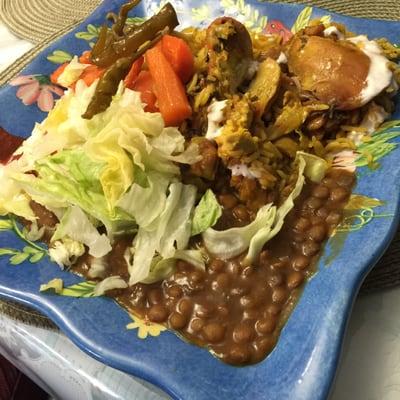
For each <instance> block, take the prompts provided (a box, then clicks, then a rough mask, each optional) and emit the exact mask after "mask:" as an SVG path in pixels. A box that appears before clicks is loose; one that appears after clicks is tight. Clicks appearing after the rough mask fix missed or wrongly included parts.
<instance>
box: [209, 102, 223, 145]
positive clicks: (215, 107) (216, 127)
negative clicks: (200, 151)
mask: <svg viewBox="0 0 400 400" xmlns="http://www.w3.org/2000/svg"><path fill="white" fill-rule="evenodd" d="M227 102H228V101H227V100H222V101H214V102H213V103H211V104H210V106H209V107H208V109H207V111H208V114H207V119H208V126H207V133H206V138H207V139H209V140H213V139H215V138H216V137H218V136H219V135H220V134H221V129H222V127H221V123H222V122H223V121H224V119H225V117H224V110H225V107H226V105H227Z"/></svg>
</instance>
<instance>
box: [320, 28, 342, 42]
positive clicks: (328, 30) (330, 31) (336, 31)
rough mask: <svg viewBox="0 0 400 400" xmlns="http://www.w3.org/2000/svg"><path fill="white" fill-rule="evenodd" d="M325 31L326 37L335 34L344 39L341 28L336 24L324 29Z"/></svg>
mask: <svg viewBox="0 0 400 400" xmlns="http://www.w3.org/2000/svg"><path fill="white" fill-rule="evenodd" d="M323 33H324V36H325V37H329V36H331V35H334V36H336V37H337V38H338V39H339V40H342V39H344V35H343V33H342V32H340V31H339V29H338V28H336V26H330V27H329V28H326V29H325V30H324V32H323Z"/></svg>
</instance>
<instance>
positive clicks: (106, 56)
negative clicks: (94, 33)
mask: <svg viewBox="0 0 400 400" xmlns="http://www.w3.org/2000/svg"><path fill="white" fill-rule="evenodd" d="M122 21H123V19H121V20H119V21H117V24H118V27H117V29H116V30H113V32H111V33H109V35H113V34H114V39H115V40H114V41H112V42H111V43H108V41H107V40H105V39H104V38H103V37H99V41H100V39H101V44H100V45H99V47H98V48H97V44H96V46H95V47H94V49H93V50H94V53H92V62H93V63H94V64H96V65H97V66H99V67H103V68H104V67H109V66H110V65H112V64H113V63H114V62H115V61H117V60H118V59H119V58H123V57H129V56H132V55H133V54H134V53H135V52H136V51H137V50H138V49H139V47H140V46H142V45H143V44H144V43H146V42H147V41H150V40H152V39H153V38H154V37H155V36H156V34H157V33H158V32H160V31H162V30H163V29H164V28H166V27H168V28H169V30H170V31H173V30H174V29H175V27H176V26H178V24H179V22H178V18H177V16H176V12H175V10H174V8H173V7H172V5H171V4H170V3H167V4H166V5H165V6H164V7H163V8H162V9H161V10H160V11H159V12H158V14H156V15H153V16H152V17H151V18H149V19H148V20H147V21H145V22H143V24H141V25H138V26H137V27H136V29H134V30H133V31H130V32H129V33H128V34H127V35H126V36H122V37H121V38H117V37H116V33H119V32H120V30H121V29H122V30H123V26H122V25H119V24H120V22H122ZM121 27H122V28H121ZM113 29H114V28H113ZM101 47H102V48H101Z"/></svg>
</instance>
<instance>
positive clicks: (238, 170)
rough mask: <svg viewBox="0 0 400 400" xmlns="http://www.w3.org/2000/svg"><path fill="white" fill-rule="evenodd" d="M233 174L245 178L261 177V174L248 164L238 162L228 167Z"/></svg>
mask: <svg viewBox="0 0 400 400" xmlns="http://www.w3.org/2000/svg"><path fill="white" fill-rule="evenodd" d="M228 168H229V169H230V170H231V172H232V176H244V177H245V178H250V179H255V178H260V176H261V174H260V173H259V172H257V171H252V170H251V169H250V168H249V167H248V166H247V165H246V164H236V165H231V166H230V167H228Z"/></svg>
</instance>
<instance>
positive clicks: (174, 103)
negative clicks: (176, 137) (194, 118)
mask: <svg viewBox="0 0 400 400" xmlns="http://www.w3.org/2000/svg"><path fill="white" fill-rule="evenodd" d="M146 61H147V66H148V68H149V71H150V74H151V76H152V78H153V80H154V92H155V94H156V96H157V100H158V107H159V109H160V112H161V114H162V116H163V118H164V121H165V124H166V125H167V126H177V125H179V124H180V123H181V122H182V121H184V120H185V119H186V118H188V117H190V116H191V115H192V109H191V107H190V104H189V101H188V99H187V96H186V92H185V87H184V86H183V83H182V81H181V80H180V79H179V77H178V75H177V74H176V72H175V71H174V69H173V68H172V66H171V64H170V63H169V61H168V60H167V58H166V57H165V55H164V53H163V51H162V47H161V45H159V44H158V45H156V46H154V47H153V48H151V49H150V50H147V52H146Z"/></svg>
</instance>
